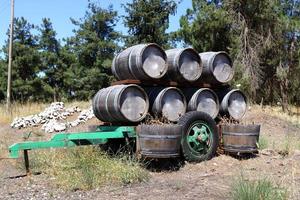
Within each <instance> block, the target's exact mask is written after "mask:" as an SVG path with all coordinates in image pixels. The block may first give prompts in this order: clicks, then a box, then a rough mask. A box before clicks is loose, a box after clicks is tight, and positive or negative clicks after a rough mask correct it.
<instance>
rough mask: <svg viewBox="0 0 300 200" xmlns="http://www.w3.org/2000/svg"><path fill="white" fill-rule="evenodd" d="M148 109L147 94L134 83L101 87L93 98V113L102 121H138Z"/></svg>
mask: <svg viewBox="0 0 300 200" xmlns="http://www.w3.org/2000/svg"><path fill="white" fill-rule="evenodd" d="M148 110H149V99H148V96H147V94H146V93H145V91H144V90H143V89H142V88H141V87H140V86H137V85H134V84H131V85H115V86H110V87H108V88H104V89H101V90H99V92H98V93H97V94H96V95H95V96H94V99H93V111H94V114H95V116H96V117H97V118H98V119H99V120H101V121H103V122H139V121H141V120H143V119H144V118H145V116H146V114H147V112H148Z"/></svg>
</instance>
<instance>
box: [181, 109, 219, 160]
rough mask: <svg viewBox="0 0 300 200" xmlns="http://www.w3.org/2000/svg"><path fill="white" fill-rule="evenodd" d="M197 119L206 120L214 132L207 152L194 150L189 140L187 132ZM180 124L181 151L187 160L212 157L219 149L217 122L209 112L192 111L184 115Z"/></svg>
mask: <svg viewBox="0 0 300 200" xmlns="http://www.w3.org/2000/svg"><path fill="white" fill-rule="evenodd" d="M196 121H202V122H204V123H205V124H206V125H207V126H208V127H209V128H210V129H211V132H212V138H211V145H210V148H209V149H208V151H207V152H206V154H201V153H199V152H196V151H194V150H193V149H192V148H191V147H190V145H189V144H188V141H187V134H189V133H188V131H189V129H190V127H191V126H192V125H193V123H194V122H196ZM178 124H179V125H181V126H182V137H181V151H182V155H183V157H184V159H185V160H187V161H189V162H201V161H204V160H209V159H211V158H212V157H213V156H214V155H215V154H216V151H217V147H218V145H219V134H218V128H217V125H216V122H215V121H214V120H213V118H211V117H210V116H209V115H208V114H206V113H204V112H199V111H191V112H188V113H186V114H185V115H183V116H182V117H181V118H180V119H179V121H178Z"/></svg>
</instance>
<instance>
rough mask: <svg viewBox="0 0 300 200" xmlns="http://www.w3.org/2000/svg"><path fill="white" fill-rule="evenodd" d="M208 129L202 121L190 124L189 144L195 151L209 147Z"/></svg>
mask: <svg viewBox="0 0 300 200" xmlns="http://www.w3.org/2000/svg"><path fill="white" fill-rule="evenodd" d="M209 140H210V130H209V128H208V127H207V126H206V125H205V124H203V123H196V124H194V125H193V126H192V128H191V130H190V134H189V135H188V142H189V145H190V146H191V147H192V149H194V150H195V151H197V152H201V151H203V150H207V149H208V148H209V146H210V145H209Z"/></svg>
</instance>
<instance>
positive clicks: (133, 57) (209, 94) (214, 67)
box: [93, 43, 247, 123]
mask: <svg viewBox="0 0 300 200" xmlns="http://www.w3.org/2000/svg"><path fill="white" fill-rule="evenodd" d="M112 72H113V74H114V76H115V77H116V78H117V79H118V80H119V81H117V82H115V83H114V85H113V86H110V87H108V88H103V89H101V90H99V92H98V93H97V94H96V95H95V96H94V98H93V111H94V114H95V116H96V117H97V118H98V119H99V120H101V121H103V122H112V123H118V122H123V123H124V122H125V123H137V122H141V121H142V120H143V119H144V118H145V116H146V115H147V113H150V114H151V115H152V116H157V117H164V118H166V119H167V120H169V121H171V122H176V121H177V120H178V119H179V118H180V117H181V116H182V115H184V114H185V113H186V112H188V111H202V112H206V113H208V114H209V115H210V116H211V117H212V118H214V119H215V118H217V117H218V116H224V115H225V116H228V117H230V118H232V119H234V120H237V121H238V120H240V119H242V117H243V116H244V115H245V112H246V109H247V102H246V97H245V95H244V94H243V93H242V92H241V91H240V90H239V89H232V88H231V87H230V86H229V85H228V83H229V81H230V80H231V79H232V78H233V74H234V69H233V65H232V61H231V59H230V57H229V56H228V54H227V53H226V52H204V53H200V54H199V53H198V52H197V51H195V50H194V49H192V48H183V49H170V50H166V51H164V50H163V49H162V48H161V47H160V46H158V45H157V44H154V43H150V44H138V45H135V46H132V47H130V48H127V49H125V50H124V51H122V52H121V53H119V54H118V55H117V56H115V58H114V60H113V64H112Z"/></svg>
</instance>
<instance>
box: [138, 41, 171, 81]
mask: <svg viewBox="0 0 300 200" xmlns="http://www.w3.org/2000/svg"><path fill="white" fill-rule="evenodd" d="M141 57H142V58H141V59H142V68H143V70H144V71H145V73H146V74H147V75H148V76H150V77H152V78H155V79H158V78H161V77H163V76H164V75H165V74H166V73H167V70H168V67H167V55H166V53H165V51H164V50H163V49H162V48H161V47H160V46H158V45H157V44H155V43H150V44H146V45H145V46H143V49H142V51H141Z"/></svg>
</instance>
